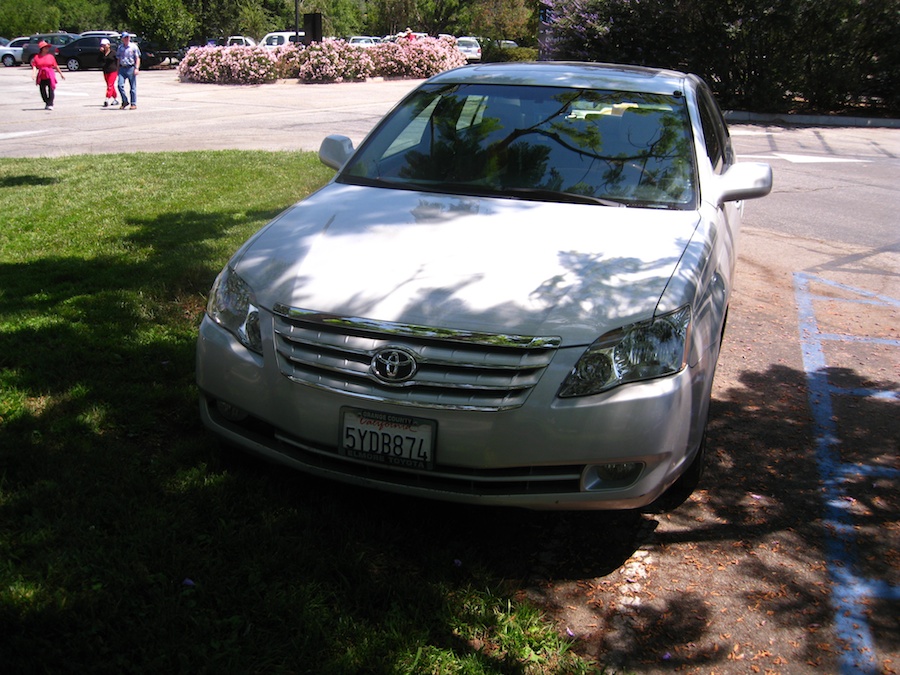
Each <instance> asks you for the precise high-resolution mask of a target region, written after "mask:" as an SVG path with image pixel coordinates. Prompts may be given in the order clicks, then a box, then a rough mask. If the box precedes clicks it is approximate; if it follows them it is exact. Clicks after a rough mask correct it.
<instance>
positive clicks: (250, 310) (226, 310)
mask: <svg viewBox="0 0 900 675" xmlns="http://www.w3.org/2000/svg"><path fill="white" fill-rule="evenodd" d="M206 313H207V314H208V315H209V318H210V319H212V320H213V321H215V322H216V323H217V324H219V325H220V326H222V328H224V329H225V330H227V331H230V332H231V333H233V334H234V336H235V337H236V338H237V339H238V340H239V341H240V343H241V344H242V345H244V346H245V347H246V348H247V349H250V350H252V351H254V352H257V353H259V354H262V337H261V336H260V333H259V309H258V308H257V307H256V299H255V298H254V296H253V291H252V290H251V289H250V286H248V285H247V282H245V281H244V280H243V279H241V278H240V277H239V276H238V274H237V273H236V272H235V271H234V270H233V269H231V267H230V266H226V267H225V269H223V270H222V271H221V272H220V273H219V276H218V277H216V282H215V283H214V284H213V287H212V290H211V291H210V292H209V302H207V303H206Z"/></svg>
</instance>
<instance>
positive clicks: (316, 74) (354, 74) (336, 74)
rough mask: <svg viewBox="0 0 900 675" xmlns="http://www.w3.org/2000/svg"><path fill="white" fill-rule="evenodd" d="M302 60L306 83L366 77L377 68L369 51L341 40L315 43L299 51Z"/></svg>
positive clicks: (301, 69)
mask: <svg viewBox="0 0 900 675" xmlns="http://www.w3.org/2000/svg"><path fill="white" fill-rule="evenodd" d="M299 61H300V72H299V78H300V79H301V80H303V81H304V82H343V81H345V80H364V79H366V78H367V77H369V76H370V75H371V74H372V72H373V70H374V68H373V64H372V58H371V57H370V56H369V54H368V50H366V49H363V48H362V47H355V46H353V45H350V44H348V43H346V42H344V41H342V40H325V41H324V42H314V43H312V44H311V45H309V46H308V47H306V49H303V50H302V51H301V52H300V56H299Z"/></svg>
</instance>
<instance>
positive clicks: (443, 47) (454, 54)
mask: <svg viewBox="0 0 900 675" xmlns="http://www.w3.org/2000/svg"><path fill="white" fill-rule="evenodd" d="M368 52H369V54H370V55H371V57H372V60H373V61H374V63H375V74H376V75H381V76H382V77H431V76H432V75H437V74H438V73H440V72H443V71H445V70H450V69H451V68H456V67H457V66H464V65H466V57H465V56H463V55H462V52H460V51H459V49H457V48H456V40H455V39H454V38H429V37H426V38H420V39H418V40H413V41H412V42H406V41H403V40H401V41H399V42H383V43H381V44H379V45H375V46H374V47H372V48H370V49H369V50H368Z"/></svg>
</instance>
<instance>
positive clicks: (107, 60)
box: [100, 38, 119, 108]
mask: <svg viewBox="0 0 900 675" xmlns="http://www.w3.org/2000/svg"><path fill="white" fill-rule="evenodd" d="M100 67H101V68H102V69H103V81H104V82H105V83H106V98H105V99H104V100H103V107H104V108H106V107H108V106H111V105H117V104H118V103H119V100H118V99H117V98H116V76H117V74H118V71H119V59H117V58H116V54H115V52H114V51H113V50H112V47H111V46H110V44H109V40H107V39H106V38H103V39H102V40H100Z"/></svg>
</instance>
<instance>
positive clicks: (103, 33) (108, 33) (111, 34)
mask: <svg viewBox="0 0 900 675" xmlns="http://www.w3.org/2000/svg"><path fill="white" fill-rule="evenodd" d="M121 36H122V31H118V30H86V31H84V32H83V33H81V37H99V38H106V39H107V40H112V39H113V38H116V39H117V40H118V39H119V38H120V37H121Z"/></svg>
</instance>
